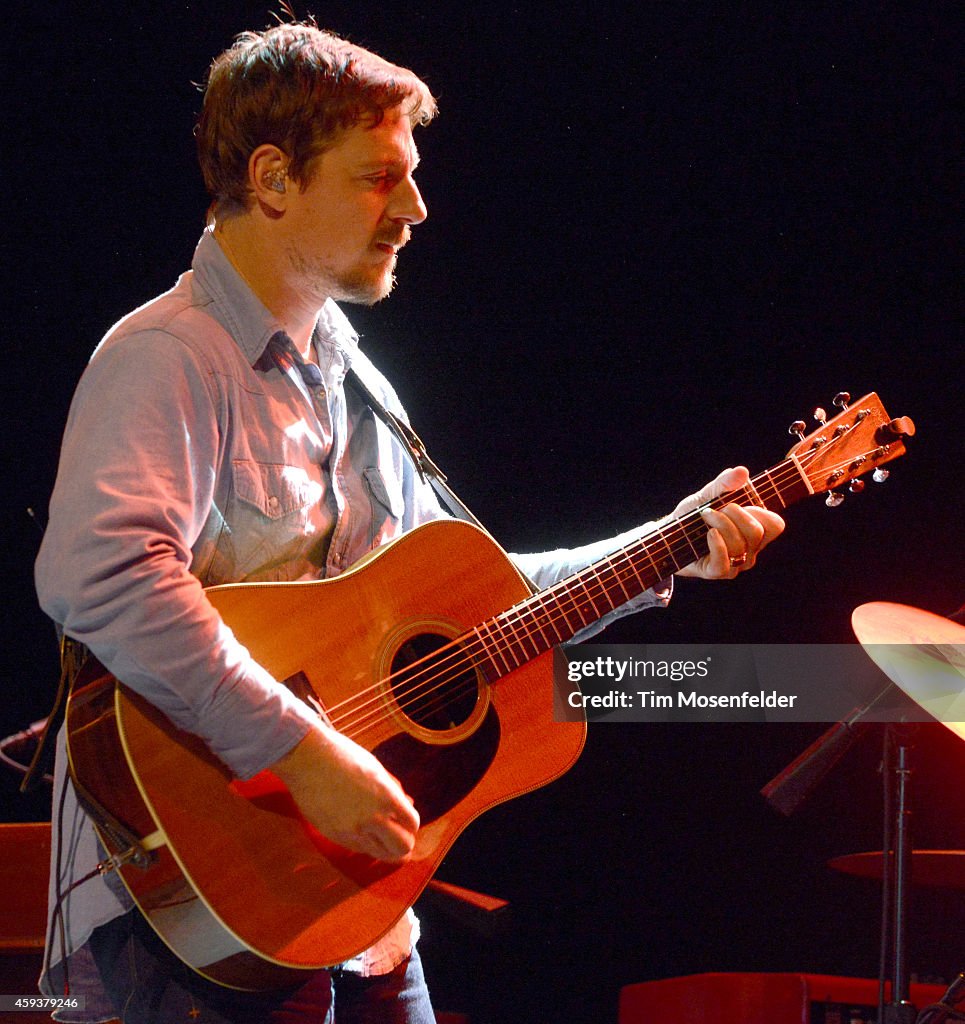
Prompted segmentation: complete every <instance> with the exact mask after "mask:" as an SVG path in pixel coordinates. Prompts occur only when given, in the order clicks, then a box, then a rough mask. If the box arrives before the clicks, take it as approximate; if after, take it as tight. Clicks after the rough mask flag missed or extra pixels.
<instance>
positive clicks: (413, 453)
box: [345, 369, 489, 534]
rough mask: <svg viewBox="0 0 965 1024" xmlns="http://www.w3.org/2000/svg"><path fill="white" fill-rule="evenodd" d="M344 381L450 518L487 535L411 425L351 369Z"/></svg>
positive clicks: (486, 531)
mask: <svg viewBox="0 0 965 1024" xmlns="http://www.w3.org/2000/svg"><path fill="white" fill-rule="evenodd" d="M345 384H346V385H347V386H348V387H350V388H352V390H353V391H355V392H356V393H357V394H358V395H359V396H360V397H361V399H362V400H363V401H364V402H365V404H366V405H367V406H368V407H369V408H370V409H371V410H372V412H374V413H375V415H376V416H378V418H379V419H380V420H381V421H382V422H383V423H384V424H385V425H386V426H387V427H388V428H389V430H391V431H392V433H393V435H394V436H395V438H396V440H397V441H398V442H399V444H401V445H402V447H403V449H404V450H405V451H407V452H408V453H409V457H410V458H411V459H412V462H413V464H414V465H415V468H416V470H417V471H418V473H419V477H420V479H422V480H428V481H429V485H430V486H431V487H432V489H433V490H434V491H435V492H436V497H437V498H438V499H439V501H440V502H441V503H442V507H443V508H444V509H445V510H446V511H447V512H448V513H449V514H450V515H451V516H452V517H453V518H454V519H462V520H464V521H465V522H467V523H472V524H473V526H478V527H479V529H480V530H482V531H483V532H484V533H487V534H488V532H489V531H488V530H486V528H485V527H484V526H483V524H482V523H481V522H480V521H479V520H478V519H477V518H476V517H475V516H474V515H473V514H472V512H470V510H469V509H468V508H467V507H466V503H465V502H464V501H463V500H462V499H461V498H460V497H459V496H458V495H457V494H456V492H455V491H454V490H453V489H452V488H451V487H450V486H449V484H448V483H447V482H446V474H445V473H443V472H442V470H441V469H440V468H439V467H438V466H437V465H436V464H435V462H433V461H432V459H431V458H429V454H428V452H426V446H425V445H424V444H423V443H422V438H420V437H419V435H418V434H417V433H416V432H415V431H414V430H413V429H412V427H410V426H409V424H408V423H406V422H405V420H401V419H399V417H398V416H396V415H395V414H394V413H392V412H389V410H388V409H386V407H385V406H384V405H383V404H382V403H381V402H380V401H379V400H378V399H377V398H376V397H375V395H373V394H372V391H371V390H370V388H369V387H368V385H367V384H366V383H365V381H363V380H362V378H361V377H360V376H359V375H358V374H357V373H356V372H355V370H353V369H349V371H348V373H347V374H346V375H345Z"/></svg>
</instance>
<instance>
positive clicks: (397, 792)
mask: <svg viewBox="0 0 965 1024" xmlns="http://www.w3.org/2000/svg"><path fill="white" fill-rule="evenodd" d="M435 109H436V108H435V102H434V101H433V99H432V97H431V95H430V93H429V91H428V89H427V88H426V86H425V85H424V84H423V83H422V82H421V81H420V80H419V79H418V78H416V77H415V75H413V74H412V73H411V72H409V71H407V70H405V69H402V68H399V67H395V66H393V65H390V64H388V63H386V62H385V61H383V60H382V59H381V58H379V57H377V56H375V55H374V54H372V53H369V52H367V51H365V50H363V49H361V48H359V47H355V46H351V45H349V44H348V43H346V42H345V41H343V40H341V39H338V38H337V37H334V36H332V35H330V34H327V33H323V32H321V31H319V30H318V29H316V28H315V27H314V26H312V25H305V24H288V25H281V26H277V27H275V28H273V29H271V30H269V31H266V32H264V33H260V34H255V33H246V34H244V35H242V36H241V37H239V39H238V41H237V42H236V44H235V45H234V46H233V47H232V48H231V49H230V50H228V51H227V52H226V53H225V54H222V55H221V57H219V58H218V59H217V60H216V61H215V62H214V64H213V66H212V68H211V71H210V74H209V78H208V83H207V87H206V92H205V99H204V105H203V110H202V113H201V117H200V121H199V125H198V133H197V135H198V149H199V157H200V162H201V167H202V171H203V173H204V178H205V183H206V185H207V187H208V189H209V191H210V192H211V195H212V199H213V203H212V209H211V223H210V225H209V228H208V230H207V231H206V232H205V234H204V236H203V237H202V239H201V242H200V243H199V246H198V249H197V252H196V255H195V258H194V261H193V264H192V270H191V272H190V273H188V274H185V275H184V276H183V277H182V278H181V279H180V280H179V282H178V284H177V285H176V286H175V288H174V289H172V290H171V291H170V292H168V293H166V294H165V295H163V296H161V297H159V298H158V299H156V300H154V301H153V302H151V303H148V304H147V305H146V306H144V307H142V308H140V309H139V310H137V311H135V312H134V313H132V314H131V315H130V316H128V317H127V318H125V319H124V320H122V321H121V322H120V323H119V324H118V325H117V326H116V327H115V328H114V329H113V330H112V331H111V332H110V333H109V334H108V335H107V337H106V338H105V339H104V341H103V342H102V343H101V345H100V346H99V347H98V349H97V350H96V352H95V354H94V356H93V357H92V360H91V363H90V365H89V367H88V368H87V370H86V372H85V373H84V375H83V378H82V380H81V382H80V384H79V386H78V390H77V394H76V396H75V399H74V402H73V405H72V408H71V413H70V417H69V421H68V425H67V430H66V433H65V439H64V446H63V451H62V457H61V466H60V471H59V474H58V480H57V484H56V487H55V491H54V495H53V498H52V502H51V516H50V526H49V528H48V532H47V535H46V537H45V540H44V543H43V547H42V550H41V553H40V557H39V559H38V564H37V587H38V593H39V595H40V600H41V604H42V606H43V607H44V609H45V610H46V611H47V612H48V614H50V616H51V617H52V618H53V619H54V620H55V621H56V622H57V623H58V625H59V627H60V628H61V629H62V630H63V631H64V633H65V634H66V635H68V636H70V637H72V638H74V639H75V640H77V641H79V642H80V643H82V644H84V645H86V646H87V648H89V650H90V651H91V652H92V653H93V654H94V655H95V656H96V657H97V658H98V659H99V660H100V661H101V662H102V663H103V664H104V665H105V666H106V667H107V669H108V670H109V671H110V672H111V673H112V674H113V675H114V676H116V677H117V678H118V679H120V680H121V681H122V682H123V683H125V684H126V685H127V686H128V687H130V688H131V689H132V690H135V691H137V692H139V693H140V694H142V695H143V696H144V697H146V698H147V699H148V700H150V701H151V702H152V703H154V704H155V705H156V706H157V707H159V708H160V709H161V710H162V711H163V712H164V713H165V714H167V715H168V716H169V717H170V718H171V719H172V721H173V722H174V723H175V724H176V725H178V726H180V727H181V728H183V729H186V730H188V731H190V732H192V733H195V734H197V735H198V736H200V737H201V738H202V739H203V740H204V741H205V742H206V743H207V744H208V746H209V747H210V748H211V750H212V751H213V752H214V753H215V754H216V755H217V756H218V757H219V758H220V759H221V760H222V761H223V762H224V763H225V765H227V767H228V768H229V769H230V770H231V771H232V772H234V773H235V774H236V775H237V776H240V777H242V778H246V777H250V776H252V775H254V774H255V773H257V772H259V771H261V770H262V769H265V768H271V769H272V770H273V771H274V772H275V773H276V774H277V775H278V776H279V777H280V778H281V779H282V780H283V781H284V782H285V784H286V785H287V786H288V788H289V790H290V791H291V794H292V796H293V797H294V799H295V801H296V803H297V805H298V807H299V808H300V810H301V812H302V813H303V815H304V816H305V818H306V819H307V820H308V821H309V822H310V823H311V824H312V825H314V826H315V827H316V828H317V829H318V830H319V831H320V832H321V833H322V834H323V835H325V836H327V837H329V838H330V839H332V840H334V841H335V842H337V843H339V844H341V845H342V846H344V847H347V848H348V849H349V850H352V851H356V852H359V853H364V854H368V855H370V856H371V857H375V858H378V859H381V860H384V861H388V862H399V861H401V860H403V859H404V858H405V857H406V856H407V855H408V854H409V853H410V851H411V850H412V848H413V845H414V843H415V837H416V832H417V830H418V828H419V817H418V814H417V812H416V810H415V807H414V806H413V803H412V801H411V800H410V798H409V797H408V796H407V794H406V793H405V792H403V790H402V788H401V786H400V785H399V783H398V782H397V781H396V779H394V778H393V777H392V776H391V775H389V774H388V772H387V771H386V770H385V769H384V768H383V767H382V765H381V764H380V763H379V762H378V761H377V760H376V758H375V757H373V756H372V754H370V753H369V752H368V751H366V750H365V749H363V748H362V747H360V746H358V745H356V744H355V743H354V742H352V741H351V740H350V739H348V738H347V737H345V736H343V735H340V734H339V733H337V732H335V731H334V730H332V729H331V728H329V727H328V726H327V725H326V724H324V723H323V722H322V721H321V720H320V719H319V718H318V717H317V716H316V715H315V714H314V713H313V712H311V711H310V710H309V709H308V707H307V706H306V705H305V704H303V703H302V702H301V701H299V700H297V699H296V698H295V697H293V696H292V694H291V693H290V692H289V691H288V690H287V689H286V688H285V687H284V686H282V685H280V683H279V682H278V681H276V680H275V679H273V678H272V677H271V676H270V675H269V673H268V672H267V671H266V670H265V669H264V668H263V667H261V666H260V665H258V664H257V663H256V662H255V661H253V660H252V658H251V656H250V655H249V654H248V652H247V651H246V650H245V649H244V648H243V647H242V646H241V645H240V644H239V643H238V641H237V640H236V639H235V637H234V636H233V634H232V633H231V631H230V630H229V629H228V628H227V626H226V625H225V623H224V622H223V621H222V620H221V618H220V616H219V615H218V614H217V612H216V611H215V609H214V608H213V606H212V605H211V603H210V602H209V601H208V599H207V598H206V597H205V594H204V591H203V587H205V586H208V585H212V584H218V583H224V582H231V581H241V580H245V581H255V580H294V579H310V578H322V577H330V576H334V575H337V574H338V573H340V572H342V571H344V570H345V569H346V568H348V567H349V566H350V565H352V564H353V563H354V562H355V561H357V560H358V559H359V558H360V557H361V556H362V555H364V554H365V553H366V552H368V551H370V550H372V549H373V548H375V547H378V546H379V545H381V544H383V543H385V542H387V541H389V540H391V539H392V538H394V537H396V536H398V535H399V534H401V533H403V532H405V531H406V530H409V529H412V528H413V527H415V526H417V525H419V524H421V523H425V522H428V521H431V520H433V519H438V518H444V513H443V511H442V510H441V509H440V507H439V505H438V503H437V501H436V498H435V496H434V494H433V492H432V490H431V488H430V487H429V486H428V484H427V483H426V482H425V481H423V480H422V479H421V478H420V476H419V474H418V473H417V472H416V471H415V469H414V467H413V465H412V463H411V461H410V459H409V457H408V456H407V455H406V454H405V453H404V452H403V450H402V447H401V446H400V445H399V444H398V443H397V442H396V441H395V440H394V438H393V437H392V436H391V435H390V433H389V432H388V431H387V430H386V429H385V428H384V426H383V424H382V423H381V422H380V421H379V420H378V419H377V418H376V416H375V414H374V413H373V411H372V409H371V408H370V407H369V405H368V404H367V403H366V401H365V400H364V399H363V398H362V397H361V395H360V393H359V391H358V390H357V389H355V388H352V387H351V386H349V387H346V373H347V372H348V370H349V367H350V366H351V368H352V370H353V371H354V372H355V373H356V374H358V377H359V378H360V379H361V380H362V381H363V382H364V384H365V385H367V387H368V389H369V390H370V391H371V392H372V393H373V394H374V395H376V396H377V398H378V399H379V400H380V401H381V402H383V403H384V404H385V405H386V406H387V407H388V408H389V409H390V410H391V411H393V412H394V413H395V414H396V415H398V416H400V417H404V412H403V410H402V409H401V407H400V405H399V402H398V399H397V398H396V396H395V394H394V392H393V391H392V389H391V387H390V386H389V384H388V383H387V382H386V381H385V379H384V378H383V377H382V376H381V375H380V374H379V373H378V371H376V370H375V368H374V367H373V366H372V365H371V363H369V361H368V359H367V358H366V356H365V355H364V354H363V353H362V352H361V351H360V350H359V348H358V344H357V338H356V336H355V334H354V332H353V331H352V328H351V326H350V325H349V323H348V321H347V320H346V318H345V316H344V314H343V313H342V312H341V311H340V309H339V308H338V306H337V305H336V304H335V303H336V301H347V302H359V303H374V302H377V301H378V300H380V299H382V298H384V297H385V296H387V295H388V294H389V292H390V290H391V288H392V285H393V270H394V267H395V264H396V260H397V258H398V252H399V250H400V249H401V248H402V247H403V246H404V245H405V244H406V243H407V242H408V240H409V237H410V234H411V230H412V228H413V227H414V226H415V225H417V224H419V223H420V222H421V221H423V220H424V219H425V217H426V208H425V205H424V203H423V200H422V197H421V195H420V193H419V190H418V188H417V186H416V183H415V180H414V177H413V175H414V172H415V169H416V165H417V163H418V153H417V150H416V146H415V142H414V139H413V128H414V127H415V126H417V125H419V124H424V123H425V122H427V121H428V120H430V119H431V118H432V116H433V115H434V114H435ZM746 479H747V475H746V470H743V469H735V470H727V471H725V472H724V473H722V474H721V475H720V476H719V477H718V478H717V479H716V480H715V481H714V482H713V483H712V484H710V485H708V487H707V488H705V489H704V490H703V491H702V492H700V494H699V495H693V496H691V497H690V498H688V499H686V500H685V502H683V503H681V505H680V506H678V509H677V510H676V511H677V513H680V512H682V511H683V510H685V509H689V508H694V507H696V505H697V504H699V503H700V502H701V501H704V500H707V499H708V498H709V497H711V496H717V495H719V494H721V493H723V492H724V491H726V490H729V489H733V488H735V487H738V486H741V485H742V484H743V483H744V482H745V481H746ZM706 519H707V524H708V527H709V531H710V532H709V535H708V537H709V540H708V544H709V553H708V554H707V555H706V556H705V557H704V558H702V559H700V560H699V561H698V562H695V563H694V564H693V565H691V566H688V567H687V568H686V569H685V570H683V571H682V574H684V575H690V576H702V577H707V578H731V577H733V576H735V575H736V574H737V573H738V572H739V571H741V570H742V569H746V568H749V567H751V566H752V565H753V564H754V561H755V559H756V557H757V554H758V552H759V551H760V550H761V549H762V548H763V547H764V546H765V545H766V544H767V543H768V542H769V541H770V540H772V539H773V538H774V537H775V536H777V534H778V533H779V532H780V530H781V529H782V528H783V524H782V523H781V520H780V519H779V518H778V517H777V516H775V515H773V514H771V513H769V512H766V511H764V510H762V509H758V508H741V507H737V506H736V505H728V506H727V507H726V508H725V509H724V510H723V511H722V512H719V513H718V512H709V513H707V514H706ZM651 525H652V524H648V525H647V526H643V527H640V528H638V529H637V530H634V531H631V532H630V533H628V534H624V535H621V536H620V537H617V538H613V539H611V540H608V541H604V542H601V543H599V544H595V545H589V546H587V547H585V548H582V549H579V550H575V551H557V552H551V553H547V554H543V555H527V556H516V560H517V563H518V564H519V565H520V566H521V568H522V569H523V570H524V571H525V572H526V573H527V574H528V575H529V576H530V577H531V578H532V579H534V580H535V581H536V583H537V584H538V585H540V586H546V585H549V584H551V583H553V582H554V581H556V580H558V579H561V578H563V577H564V576H566V575H569V574H570V573H571V572H573V571H576V570H577V569H578V568H580V567H582V566H583V565H586V564H588V563H589V562H591V561H593V560H595V559H597V558H600V557H602V555H604V554H605V553H607V552H609V551H611V550H614V549H616V548H617V547H619V546H621V545H623V544H625V543H627V542H628V541H629V540H630V539H631V538H633V537H636V536H638V535H640V534H641V533H642V532H644V531H645V530H647V529H648V528H650V527H651ZM668 596H669V593H668V590H667V589H661V590H660V591H659V592H657V593H655V592H652V591H651V592H647V593H645V594H643V595H641V596H640V597H638V598H636V599H634V600H633V601H631V602H628V604H627V605H625V606H624V607H623V608H621V609H618V612H617V614H624V613H626V612H628V611H632V610H635V609H637V608H642V607H646V606H652V605H659V604H663V603H665V602H666V600H667V598H668ZM63 761H64V758H63V756H61V757H60V758H59V762H60V767H59V773H58V779H57V783H56V784H57V786H58V790H57V792H58V797H57V799H58V800H61V799H62V801H63V802H62V804H61V805H58V806H57V807H55V823H56V824H57V825H58V828H59V832H60V838H59V842H55V855H54V871H53V879H52V895H51V907H52V909H53V908H54V907H55V906H56V905H57V904H58V903H60V910H61V913H60V915H59V917H57V918H56V924H57V927H52V928H51V929H50V936H49V941H48V960H47V965H46V971H45V976H44V979H43V984H44V986H45V990H48V991H51V992H58V991H63V985H64V983H65V982H69V985H70V991H71V993H73V994H84V995H85V996H86V999H87V1003H88V1010H87V1011H86V1015H85V1014H83V1013H81V1014H76V1015H70V1014H69V1013H64V1014H62V1019H64V1020H79V1021H84V1020H98V1019H105V1018H106V1017H110V1016H112V1015H116V1016H121V1017H122V1018H123V1019H124V1020H125V1021H129V1022H142V1021H163V1022H165V1024H167V1022H170V1021H174V1020H181V1019H185V1020H187V1019H193V1020H200V1021H202V1022H205V1021H211V1022H222V1021H230V1022H248V1021H268V1020H270V1021H308V1020H311V1021H328V1020H333V1019H334V1016H333V1013H335V1012H337V1014H338V1020H339V1022H340V1024H345V1022H346V1021H355V1020H363V1019H364V1020H370V1019H371V1020H376V1019H377V1020H383V1021H407V1022H410V1024H415V1022H420V1024H424V1022H428V1021H431V1020H432V1011H431V1008H430V1005H429V1000H428V995H427V993H426V989H425V984H424V981H423V978H422V972H421V966H420V963H419V959H418V954H417V952H416V950H415V940H416V937H417V924H416V922H415V919H414V917H413V916H412V914H411V912H409V913H408V914H406V915H405V916H404V917H403V918H402V919H401V920H400V921H399V923H398V924H397V925H396V926H395V927H394V928H393V930H392V931H391V932H390V933H389V934H388V935H387V936H386V937H384V938H383V939H382V940H380V941H379V943H377V944H376V946H375V947H373V948H372V949H371V950H368V951H367V952H366V953H364V954H362V955H361V956H360V957H358V958H357V959H356V960H354V961H352V962H350V963H349V964H345V965H339V966H338V967H336V968H333V969H332V970H331V971H320V972H318V973H317V974H315V975H312V976H311V978H310V979H309V980H308V981H307V982H306V983H305V984H303V985H302V986H300V987H299V988H297V989H295V990H285V991H281V992H272V993H261V994H250V993H240V992H236V991H233V990H229V989H225V988H221V987H220V986H217V985H215V984H213V983H210V982H208V981H205V980H204V979H202V978H200V977H199V976H197V975H195V974H193V973H192V972H191V971H189V970H188V969H186V968H184V967H183V966H180V965H179V964H178V962H177V961H176V960H175V958H174V957H173V956H172V955H171V954H170V953H169V952H168V951H167V950H166V949H165V948H164V947H163V946H162V944H161V943H160V942H159V941H158V940H157V939H156V938H155V937H154V936H153V933H152V932H151V931H150V929H149V928H147V926H146V925H145V924H144V922H143V921H142V920H141V919H140V916H139V915H138V913H137V912H136V911H133V910H131V901H130V899H129V897H127V895H126V894H125V892H124V891H123V890H122V888H121V887H120V885H119V883H118V882H117V881H116V879H115V878H114V876H113V875H108V876H106V877H105V878H104V879H103V880H94V881H89V882H85V883H83V884H82V885H80V886H78V887H77V888H76V889H74V890H73V891H72V892H71V893H70V894H69V895H66V896H65V895H64V894H65V893H66V890H67V888H68V887H69V886H70V885H71V884H72V883H73V882H74V881H76V880H77V879H79V878H81V877H82V876H83V875H84V874H86V873H87V871H88V870H90V869H91V868H92V867H93V865H94V864H95V863H96V862H97V860H98V859H99V858H100V857H102V856H103V853H102V851H100V850H99V849H98V847H97V844H96V842H95V839H94V836H93V831H92V828H91V826H90V824H89V822H88V821H87V819H86V816H85V815H84V814H83V813H82V812H80V811H79V810H78V809H77V807H76V804H75V802H74V798H73V795H72V791H71V788H70V786H69V785H66V784H65V782H64V768H63ZM58 849H59V853H58V852H57V851H58ZM62 897H63V898H62ZM52 920H54V918H53V917H52ZM65 968H66V970H65ZM333 982H334V988H335V995H334V996H333ZM333 998H334V999H335V1000H337V1001H336V1003H335V1005H336V1006H337V1011H336V1010H335V1009H334V1008H333Z"/></svg>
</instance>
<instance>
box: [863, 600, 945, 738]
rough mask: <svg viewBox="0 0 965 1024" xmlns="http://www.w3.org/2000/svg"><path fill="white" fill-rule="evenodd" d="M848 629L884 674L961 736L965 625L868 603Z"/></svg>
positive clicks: (918, 611)
mask: <svg viewBox="0 0 965 1024" xmlns="http://www.w3.org/2000/svg"><path fill="white" fill-rule="evenodd" d="M851 628H852V629H853V630H854V633H855V636H856V637H857V638H858V640H859V641H860V642H861V646H862V647H863V648H864V650H865V653H866V654H867V655H868V657H870V658H871V660H872V661H873V662H874V663H875V664H876V665H877V666H878V668H880V669H881V671H882V672H884V673H885V675H886V676H887V677H888V678H889V679H890V680H891V681H892V682H893V683H895V685H897V686H898V687H900V688H901V689H902V690H903V691H904V692H905V693H906V694H907V695H908V696H909V697H911V699H912V700H913V701H915V702H916V703H917V704H918V705H919V706H920V707H922V708H924V710H925V711H927V712H928V713H929V714H930V715H932V716H934V717H935V718H937V719H938V720H939V721H940V722H942V723H944V724H945V725H946V726H947V727H948V728H949V729H951V730H952V732H954V733H956V734H957V735H958V736H960V737H961V738H962V739H963V740H965V626H962V625H960V624H959V623H957V622H953V621H952V620H951V619H946V618H945V617H944V616H942V615H934V614H932V613H931V612H926V611H923V610H922V609H921V608H912V607H911V606H910V605H904V604H892V603H890V602H888V601H872V602H870V603H869V604H863V605H861V606H860V607H858V608H855V610H854V611H853V612H852V614H851Z"/></svg>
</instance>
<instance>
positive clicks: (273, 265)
mask: <svg viewBox="0 0 965 1024" xmlns="http://www.w3.org/2000/svg"><path fill="white" fill-rule="evenodd" d="M214 237H215V239H216V241H217V242H218V244H219V245H220V246H221V250H222V252H223V253H224V254H225V256H227V258H228V261H229V262H230V263H231V265H232V266H233V267H234V268H235V270H236V271H237V272H238V273H239V275H240V276H241V278H242V280H243V281H244V282H245V284H247V285H248V287H249V288H250V289H251V290H252V291H253V292H254V293H255V295H256V296H257V297H258V298H259V299H260V300H261V302H262V304H263V305H264V306H265V308H266V309H267V310H269V312H271V313H272V314H273V315H274V316H275V317H277V318H278V320H279V322H280V323H281V325H282V327H284V329H285V332H286V333H287V334H288V336H289V337H290V338H291V339H292V342H293V343H294V345H295V347H296V348H297V349H298V351H299V352H300V353H301V355H302V358H303V359H305V360H307V361H309V362H315V350H314V347H313V345H312V335H313V333H314V331H315V323H316V321H317V320H318V311H319V309H320V308H321V307H320V306H315V305H308V304H306V303H305V302H304V301H303V300H302V297H301V296H300V295H299V294H298V292H297V291H296V290H295V289H294V288H293V287H292V286H291V284H290V283H289V280H288V276H287V274H286V273H285V267H284V266H283V265H282V262H281V261H283V260H284V257H283V256H282V255H280V254H279V253H277V252H276V251H274V250H273V249H272V248H271V246H270V245H267V244H266V243H265V240H264V238H263V237H262V236H261V235H260V234H259V233H258V232H257V231H255V230H252V228H251V225H250V224H248V223H247V218H246V216H245V215H244V214H242V215H240V216H237V217H231V218H229V219H228V220H225V221H218V222H217V223H216V224H215V229H214Z"/></svg>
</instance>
